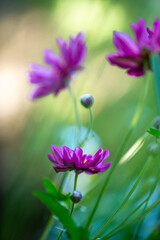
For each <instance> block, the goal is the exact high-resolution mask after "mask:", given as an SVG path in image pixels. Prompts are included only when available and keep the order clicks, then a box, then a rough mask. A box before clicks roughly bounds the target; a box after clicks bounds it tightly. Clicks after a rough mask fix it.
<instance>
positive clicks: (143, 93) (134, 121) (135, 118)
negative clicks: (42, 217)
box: [86, 75, 149, 228]
mask: <svg viewBox="0 0 160 240" xmlns="http://www.w3.org/2000/svg"><path fill="white" fill-rule="evenodd" d="M148 85H149V80H148V78H147V77H146V75H145V78H144V85H143V88H142V91H141V96H140V101H139V104H138V107H137V109H136V112H135V114H134V116H133V119H132V122H131V125H130V127H129V130H128V133H127V135H126V137H125V139H124V140H123V143H122V145H121V147H120V150H119V152H118V154H117V156H116V158H115V160H114V161H113V164H112V166H111V168H110V171H109V174H108V175H107V177H106V180H105V182H104V185H103V187H102V189H101V191H100V194H99V196H98V198H97V201H96V204H95V206H94V208H93V210H92V212H91V215H90V216H89V218H88V221H87V224H86V228H88V227H89V226H90V224H91V221H92V219H93V217H94V215H95V212H96V210H97V208H98V206H99V203H100V201H101V198H102V196H103V193H104V191H105V189H106V187H107V185H108V183H109V180H110V178H111V176H112V173H113V171H114V169H115V168H116V166H117V164H118V162H119V160H120V158H121V156H122V154H123V151H124V148H125V146H126V144H127V142H128V140H129V138H130V136H131V134H132V132H133V130H134V128H135V126H136V124H137V122H138V119H139V117H140V114H141V111H142V108H143V105H144V102H145V98H146V95H147V92H148Z"/></svg>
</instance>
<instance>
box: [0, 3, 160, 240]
mask: <svg viewBox="0 0 160 240" xmlns="http://www.w3.org/2000/svg"><path fill="white" fill-rule="evenodd" d="M159 9H160V1H159V0H153V1H150V0H141V1H138V0H134V1H133V0H121V1H118V0H94V1H93V0H81V1H80V0H77V1H76V0H75V1H74V0H62V1H58V0H57V1H54V0H39V1H38V0H34V1H31V0H28V1H25V0H21V1H20V0H13V1H11V0H1V1H0V148H1V152H0V154H1V158H0V159H1V162H0V169H1V173H0V184H1V186H0V187H1V207H2V208H1V230H0V234H1V237H0V239H2V240H12V239H13V240H19V239H21V240H22V239H23V240H28V239H31V240H32V239H39V238H40V236H41V234H42V232H43V229H44V227H45V225H46V222H47V220H48V218H49V216H50V213H49V211H48V210H47V209H46V208H45V207H44V206H43V205H42V204H41V203H40V201H39V200H38V199H36V198H35V197H33V195H32V192H33V191H35V190H42V189H43V186H42V179H43V177H44V176H47V177H49V178H51V179H55V181H56V182H58V180H57V176H55V174H54V171H53V169H52V165H51V163H50V162H49V161H48V159H47V153H48V152H50V147H51V144H57V145H58V146H59V145H61V144H62V143H63V141H62V139H61V137H60V134H59V129H60V128H61V126H63V125H73V124H74V113H73V110H72V103H71V102H70V98H69V94H68V92H67V91H62V92H61V93H60V94H59V95H58V96H57V97H56V98H55V97H53V96H52V95H50V96H48V97H45V98H42V99H39V100H37V101H35V102H31V101H30V100H29V99H28V94H29V92H30V90H31V86H30V84H29V83H28V82H27V71H28V70H29V67H28V65H29V63H30V62H37V63H42V64H43V56H42V53H43V49H45V48H51V49H53V50H54V51H55V52H58V50H57V46H56V38H57V37H59V36H61V37H63V38H64V39H66V40H67V39H68V37H69V36H70V35H75V34H77V33H78V32H79V31H83V32H84V33H85V35H86V37H87V46H88V60H87V62H86V68H85V70H84V71H83V72H81V74H78V75H77V76H75V77H74V79H73V81H72V88H73V91H74V93H75V95H76V98H77V101H78V107H79V111H80V114H81V118H82V122H83V123H84V125H86V124H87V122H88V117H89V114H88V112H87V110H86V109H83V108H82V106H81V105H80V103H79V98H80V96H81V95H82V94H85V93H90V94H92V95H93V96H94V98H95V104H94V106H93V113H94V125H93V130H94V131H95V132H97V134H98V135H99V137H100V138H101V142H102V144H100V145H102V147H104V149H109V150H110V152H111V154H110V158H109V161H112V160H113V159H114V157H115V155H116V153H117V151H118V148H119V146H120V144H121V142H122V140H123V138H124V136H125V134H126V132H127V129H128V127H129V124H130V121H131V119H132V116H133V114H134V111H135V109H136V105H137V100H138V99H139V93H140V89H141V87H142V85H143V79H142V78H132V77H129V76H127V74H126V73H125V71H123V70H122V69H119V68H117V67H112V66H110V65H109V63H108V62H107V61H106V60H105V55H106V54H109V53H110V52H111V51H113V50H114V46H113V45H112V34H113V31H114V30H117V31H124V32H127V33H130V34H132V33H131V29H130V27H129V25H130V23H132V22H137V20H138V19H139V18H144V19H146V20H147V24H148V26H150V27H151V26H152V23H153V21H154V19H155V18H156V17H160V16H159V14H160V11H159ZM132 36H133V35H132ZM149 77H150V88H149V92H148V95H147V100H146V103H145V106H144V108H143V112H142V114H141V119H140V121H139V122H138V125H137V127H136V129H135V131H134V133H133V135H132V138H131V140H130V141H129V142H128V144H127V147H126V150H127V149H129V147H130V146H131V145H132V144H133V143H134V142H135V141H136V140H137V139H138V138H139V137H140V136H142V134H143V133H144V132H145V131H146V129H147V128H149V127H150V126H151V124H152V120H153V118H154V117H155V116H156V114H157V113H156V102H155V96H154V89H153V80H152V75H151V74H149ZM67 134H70V133H68V132H67ZM69 136H70V135H69ZM67 137H68V136H67ZM71 137H72V136H71ZM96 150H97V149H96V148H95V151H96ZM147 154H148V152H147V144H146V146H145V147H143V148H142V150H141V151H140V153H138V154H137V155H136V156H135V157H134V158H132V159H131V160H130V161H127V162H123V164H120V165H119V167H118V168H117V170H116V171H115V173H114V176H113V177H112V180H111V182H110V184H109V187H108V188H107V190H106V195H105V197H104V198H103V201H102V205H101V207H100V208H99V211H98V212H97V214H96V216H95V219H94V221H95V225H94V228H95V231H96V228H98V227H99V225H100V224H101V222H103V220H104V219H105V218H106V217H107V216H109V215H110V214H112V212H113V211H114V210H115V209H116V207H117V206H118V205H119V204H120V203H121V202H122V200H123V196H124V194H126V193H127V191H128V189H129V187H130V185H132V184H133V182H134V180H135V177H136V176H137V174H138V172H139V171H140V169H141V168H142V166H143V165H144V162H145V160H146V158H147ZM155 169H156V167H155V162H154V161H153V163H152V165H151V166H150V171H148V172H147V173H146V178H144V180H143V182H142V185H141V186H140V187H139V188H138V191H137V195H136V197H135V196H133V197H132V199H131V200H130V202H129V204H128V205H127V206H126V208H125V209H124V210H123V212H122V214H121V215H119V218H117V219H116V221H117V222H119V220H120V219H121V218H123V217H124V216H125V215H126V214H127V213H128V212H129V211H130V210H132V209H133V208H134V206H135V205H136V202H138V201H140V199H143V197H144V196H146V195H145V194H147V191H148V189H149V188H150V185H151V184H152V182H153V180H154V176H155V171H156V170H155ZM105 174H107V172H106V173H104V174H102V175H101V176H85V174H82V175H81V176H80V180H79V189H81V191H82V193H83V194H85V193H86V192H87V191H88V190H89V189H91V188H92V187H93V186H94V184H96V183H97V181H98V179H99V178H101V182H100V183H99V185H98V187H97V188H96V189H95V191H93V192H92V194H91V195H90V197H88V198H85V199H84V201H82V204H83V205H85V206H86V208H84V211H83V212H78V210H77V214H76V216H75V217H76V220H77V221H80V220H79V219H81V221H80V222H82V223H83V221H84V218H85V216H86V215H88V213H89V212H90V210H91V207H92V206H93V203H94V202H95V200H96V196H97V193H98V192H99V189H100V187H101V185H102V182H103V181H104V178H105ZM71 175H72V174H71ZM58 176H60V177H61V174H59V175H58ZM71 177H72V176H71ZM86 183H87V184H86ZM68 190H69V191H72V183H71V181H69V180H68V182H67V187H66V191H68ZM157 191H158V190H157ZM156 194H157V195H156ZM158 197H159V195H158V193H157V192H156V193H155V196H154V199H153V200H156V199H157V198H158ZM104 206H105V211H104ZM155 212H156V213H157V212H158V211H157V208H156V210H155ZM155 212H153V214H152V215H153V216H152V215H151V216H150V217H149V218H150V219H151V218H152V220H153V221H152V224H150V222H149V220H148V221H147V220H146V221H145V223H144V226H143V228H144V229H142V230H143V231H141V236H140V238H139V239H145V238H146V234H148V235H147V237H148V236H149V235H150V234H151V232H152V231H153V230H154V229H155V226H156V224H155V222H156V223H157V222H158V219H159V216H158V215H156V214H155ZM116 221H115V222H114V223H113V224H116ZM154 221H155V222H154ZM135 226H136V225H134V226H131V227H130V228H129V229H128V230H127V231H125V232H124V233H122V234H120V235H119V236H118V237H117V236H116V237H115V238H114V239H131V237H130V236H131V235H132V233H133V231H134V229H135ZM146 229H148V233H146V231H147V230H146ZM149 230H150V231H149ZM56 231H57V230H56ZM143 233H145V234H143ZM54 234H57V232H56V233H55V232H54V230H53V232H51V233H50V235H49V237H48V239H54V238H55V236H56V235H55V236H54ZM152 239H156V238H154V237H153V238H152ZM157 239H158V238H157Z"/></svg>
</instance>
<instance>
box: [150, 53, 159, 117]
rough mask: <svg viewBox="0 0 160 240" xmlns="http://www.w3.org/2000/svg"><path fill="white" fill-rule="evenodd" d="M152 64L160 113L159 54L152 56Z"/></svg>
mask: <svg viewBox="0 0 160 240" xmlns="http://www.w3.org/2000/svg"><path fill="white" fill-rule="evenodd" d="M151 66H152V70H153V75H154V86H155V92H156V99H157V108H158V114H159V115H160V81H159V79H160V59H159V54H158V53H157V54H153V55H152V56H151Z"/></svg>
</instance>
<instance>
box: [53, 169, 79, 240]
mask: <svg viewBox="0 0 160 240" xmlns="http://www.w3.org/2000/svg"><path fill="white" fill-rule="evenodd" d="M77 180H78V171H76V174H75V179H74V188H73V191H76V188H77ZM73 209H74V202H72V206H71V210H70V213H71V215H72V213H73ZM63 232H64V231H61V232H60V234H59V235H58V237H57V240H59V239H60V238H61V236H62V234H63Z"/></svg>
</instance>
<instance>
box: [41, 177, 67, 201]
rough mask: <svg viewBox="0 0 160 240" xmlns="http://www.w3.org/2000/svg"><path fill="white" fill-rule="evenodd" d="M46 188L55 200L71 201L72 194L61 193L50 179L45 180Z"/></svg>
mask: <svg viewBox="0 0 160 240" xmlns="http://www.w3.org/2000/svg"><path fill="white" fill-rule="evenodd" d="M43 181H44V187H45V189H46V191H47V193H49V194H50V195H51V196H52V197H53V198H54V199H56V200H58V201H69V200H70V195H71V194H70V193H68V194H67V195H65V194H63V193H61V192H59V191H58V190H57V188H56V186H55V185H54V184H53V183H52V181H51V180H50V179H48V178H44V180H43Z"/></svg>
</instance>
